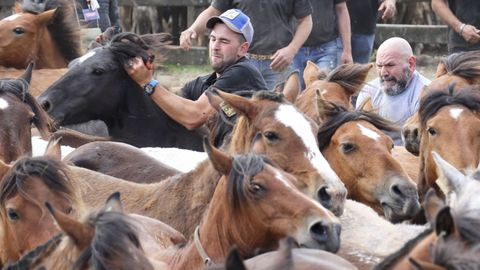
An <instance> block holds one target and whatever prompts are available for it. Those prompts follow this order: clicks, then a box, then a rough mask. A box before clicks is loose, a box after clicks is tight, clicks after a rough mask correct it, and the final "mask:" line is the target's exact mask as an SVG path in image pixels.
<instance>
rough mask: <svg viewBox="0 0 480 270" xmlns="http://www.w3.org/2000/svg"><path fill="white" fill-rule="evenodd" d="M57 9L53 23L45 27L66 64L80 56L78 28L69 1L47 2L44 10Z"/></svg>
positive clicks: (48, 0) (53, 0)
mask: <svg viewBox="0 0 480 270" xmlns="http://www.w3.org/2000/svg"><path fill="white" fill-rule="evenodd" d="M51 9H57V11H56V12H55V17H54V21H53V23H51V24H50V25H48V26H47V28H48V31H49V32H50V34H51V35H52V37H53V40H55V42H56V44H57V46H58V49H59V50H60V52H61V53H62V55H63V57H65V59H67V62H70V61H72V60H73V59H75V58H77V57H80V56H81V55H82V43H81V39H80V26H79V24H78V22H77V20H75V19H74V18H76V14H75V9H74V7H73V5H72V2H71V1H70V0H47V2H45V10H51Z"/></svg>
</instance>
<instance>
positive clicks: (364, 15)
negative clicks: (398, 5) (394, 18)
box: [347, 0, 379, 35]
mask: <svg viewBox="0 0 480 270" xmlns="http://www.w3.org/2000/svg"><path fill="white" fill-rule="evenodd" d="M378 2H379V1H378V0H347V7H348V13H349V15H350V25H351V30H352V34H360V35H373V34H375V27H376V24H377V16H378V8H379V4H378Z"/></svg>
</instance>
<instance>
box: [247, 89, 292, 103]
mask: <svg viewBox="0 0 480 270" xmlns="http://www.w3.org/2000/svg"><path fill="white" fill-rule="evenodd" d="M253 98H254V99H256V100H270V101H275V102H278V103H283V102H285V98H284V96H283V94H282V93H276V92H272V91H267V90H261V91H257V92H255V93H254V94H253Z"/></svg>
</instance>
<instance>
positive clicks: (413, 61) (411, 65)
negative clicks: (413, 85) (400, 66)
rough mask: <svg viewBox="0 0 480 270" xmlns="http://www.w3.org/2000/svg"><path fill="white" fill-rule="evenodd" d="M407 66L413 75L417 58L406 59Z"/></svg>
mask: <svg viewBox="0 0 480 270" xmlns="http://www.w3.org/2000/svg"><path fill="white" fill-rule="evenodd" d="M408 66H409V68H410V70H411V71H412V73H413V71H415V67H416V66H417V58H416V57H415V56H413V55H412V56H410V58H408Z"/></svg>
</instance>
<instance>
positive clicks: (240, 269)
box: [225, 247, 247, 270]
mask: <svg viewBox="0 0 480 270" xmlns="http://www.w3.org/2000/svg"><path fill="white" fill-rule="evenodd" d="M246 269H247V267H245V264H244V263H243V259H242V256H240V253H239V252H238V249H237V248H236V247H234V248H232V249H231V250H230V252H229V253H228V256H227V260H226V261H225V270H246Z"/></svg>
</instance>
